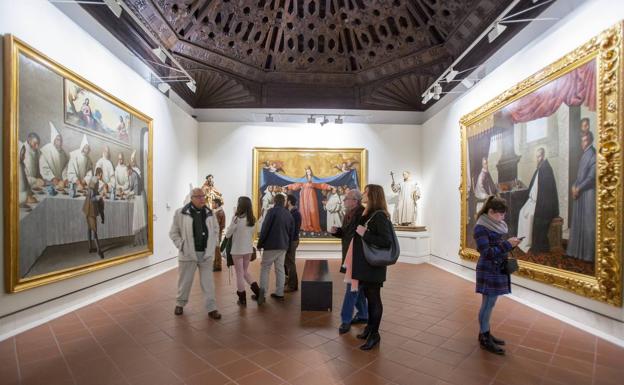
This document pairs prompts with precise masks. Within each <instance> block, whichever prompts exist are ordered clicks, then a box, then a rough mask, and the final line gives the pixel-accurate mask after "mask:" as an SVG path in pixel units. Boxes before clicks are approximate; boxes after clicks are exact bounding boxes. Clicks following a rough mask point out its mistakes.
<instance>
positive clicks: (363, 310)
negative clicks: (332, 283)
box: [340, 283, 368, 324]
mask: <svg viewBox="0 0 624 385" xmlns="http://www.w3.org/2000/svg"><path fill="white" fill-rule="evenodd" d="M354 306H355V308H356V309H357V313H356V315H355V316H356V317H357V318H360V319H365V320H366V319H368V308H367V304H366V298H365V297H364V290H362V287H361V286H360V288H359V290H358V291H351V284H350V283H347V290H346V291H345V295H344V299H343V300H342V310H341V311H340V319H341V320H342V323H343V324H350V323H351V320H352V319H353V307H354Z"/></svg>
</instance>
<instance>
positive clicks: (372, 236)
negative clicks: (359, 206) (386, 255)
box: [351, 214, 392, 285]
mask: <svg viewBox="0 0 624 385" xmlns="http://www.w3.org/2000/svg"><path fill="white" fill-rule="evenodd" d="M370 215H371V214H367V215H363V216H361V217H360V220H359V223H358V224H359V225H362V226H364V224H365V223H366V221H368V219H369V218H371V217H370ZM356 227H357V226H356ZM367 228H368V230H366V232H365V233H364V236H363V237H361V236H360V235H359V234H358V233H355V235H354V236H353V262H352V264H353V266H352V267H353V270H352V273H351V276H352V277H353V278H355V279H357V280H359V281H362V282H363V283H364V284H367V283H368V284H379V285H382V284H383V282H384V281H385V280H386V266H371V265H370V264H369V263H368V262H367V261H366V257H364V248H363V246H362V242H367V243H369V244H373V245H375V246H377V247H380V248H388V247H390V246H391V245H392V223H391V222H390V219H388V218H387V217H386V216H385V215H383V214H375V215H373V216H372V218H371V220H370V221H369V222H368V225H367Z"/></svg>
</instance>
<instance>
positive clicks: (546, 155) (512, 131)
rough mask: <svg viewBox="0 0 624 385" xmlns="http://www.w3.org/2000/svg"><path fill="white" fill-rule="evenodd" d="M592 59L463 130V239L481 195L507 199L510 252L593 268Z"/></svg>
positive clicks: (533, 259) (594, 94)
mask: <svg viewBox="0 0 624 385" xmlns="http://www.w3.org/2000/svg"><path fill="white" fill-rule="evenodd" d="M596 65H597V63H596V60H595V59H592V60H589V61H588V62H586V63H584V64H582V65H580V66H578V67H576V68H575V69H573V70H571V71H568V72H567V73H565V74H563V75H562V76H560V77H558V78H556V79H554V80H552V81H550V82H548V83H545V84H543V85H541V86H540V87H539V88H537V89H535V90H534V91H533V92H531V93H529V94H527V95H524V96H523V97H521V98H519V99H517V100H515V101H513V102H512V103H510V104H508V105H506V106H505V107H503V108H502V109H499V110H498V111H496V112H494V113H493V114H492V115H491V116H488V117H487V118H486V119H485V120H484V121H485V122H487V123H486V124H483V123H481V124H480V125H479V127H478V128H472V129H471V128H470V127H469V128H468V131H467V150H468V154H467V159H466V161H467V163H468V167H467V174H468V176H467V178H468V180H467V181H468V183H467V190H468V194H467V195H466V199H467V200H468V201H467V207H468V210H467V212H468V219H467V223H466V224H465V226H466V227H465V229H466V230H465V231H466V234H465V235H466V240H467V242H468V245H469V246H470V245H471V244H472V243H473V242H471V241H472V238H473V237H472V232H473V228H474V224H475V221H476V215H477V213H478V211H479V209H480V208H481V207H482V205H483V202H484V201H485V200H486V199H487V197H488V196H489V195H497V196H499V197H501V198H503V199H504V200H505V201H506V202H507V204H508V207H509V209H508V212H507V215H506V222H507V224H508V228H509V233H508V235H509V236H517V237H524V238H523V240H522V242H521V243H520V245H518V247H517V248H516V249H514V251H513V254H514V256H515V257H517V258H519V259H523V260H527V261H530V262H534V263H539V264H542V265H546V266H551V267H555V268H559V269H564V270H568V271H573V272H577V273H581V274H587V275H592V276H593V275H594V272H595V252H596V250H595V241H596V141H597V140H598V138H597V135H596V132H597V131H596V128H597V127H596V125H597V115H596V103H597V88H596V77H597V74H596V73H597V68H596Z"/></svg>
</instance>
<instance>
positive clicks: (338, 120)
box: [334, 115, 342, 124]
mask: <svg viewBox="0 0 624 385" xmlns="http://www.w3.org/2000/svg"><path fill="white" fill-rule="evenodd" d="M334 123H336V124H342V118H341V117H340V115H338V117H337V118H336V119H335V120H334Z"/></svg>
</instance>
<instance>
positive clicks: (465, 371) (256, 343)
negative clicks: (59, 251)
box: [0, 261, 624, 385]
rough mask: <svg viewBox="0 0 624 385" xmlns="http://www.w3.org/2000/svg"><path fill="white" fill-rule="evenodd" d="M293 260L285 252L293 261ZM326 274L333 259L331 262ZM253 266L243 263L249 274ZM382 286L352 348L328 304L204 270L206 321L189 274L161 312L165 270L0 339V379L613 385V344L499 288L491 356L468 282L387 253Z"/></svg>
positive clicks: (171, 275) (171, 282)
mask: <svg viewBox="0 0 624 385" xmlns="http://www.w3.org/2000/svg"><path fill="white" fill-rule="evenodd" d="M303 263H304V261H299V263H298V266H299V269H300V271H301V269H302V268H303ZM330 266H331V269H332V271H333V272H337V270H338V262H337V261H331V262H330ZM258 268H259V264H258V263H257V262H256V263H254V264H253V265H252V270H253V274H254V276H256V277H257V276H258ZM388 276H389V280H388V282H386V284H385V287H384V289H383V290H382V296H383V300H384V318H383V321H382V325H381V328H382V332H381V338H382V339H381V344H380V346H379V347H378V348H376V349H374V350H373V351H371V352H363V351H360V350H359V349H358V348H357V347H358V345H359V344H360V343H361V341H360V340H358V339H356V338H355V335H356V334H357V332H358V331H359V330H360V329H361V328H362V326H360V325H357V326H354V327H353V328H352V330H351V332H350V333H347V334H345V335H342V336H340V335H338V330H337V329H338V325H339V324H340V314H339V313H340V305H341V303H342V296H343V293H344V291H343V290H344V284H343V283H342V275H341V274H339V273H335V274H333V279H334V298H333V301H334V311H333V312H332V313H326V312H306V313H301V312H300V310H299V308H300V300H299V293H294V294H289V295H288V298H287V300H286V302H285V303H278V302H276V301H274V300H272V299H270V298H268V299H267V301H268V302H267V303H266V304H265V305H263V306H262V307H261V308H258V307H257V305H256V304H255V303H254V302H253V301H251V300H249V303H248V307H247V308H244V309H241V308H239V307H238V306H237V305H236V304H235V290H236V289H235V285H234V282H233V279H234V277H233V276H232V282H231V283H230V282H229V279H228V272H227V271H224V272H221V273H215V282H216V284H215V286H216V288H217V297H218V298H217V300H218V302H219V306H220V311H221V312H222V313H223V318H222V319H221V320H220V321H213V320H210V319H208V317H207V315H206V313H205V311H204V310H203V309H202V294H201V291H200V289H199V284H198V282H197V280H196V281H195V286H194V287H193V291H192V295H191V300H190V303H189V305H188V306H187V307H186V308H185V312H184V315H183V316H180V317H176V316H174V315H173V307H174V297H175V293H176V271H171V272H168V273H166V274H163V275H161V276H159V277H157V278H154V279H151V280H149V281H146V282H144V283H142V284H140V285H138V286H135V287H133V288H130V289H128V290H125V291H123V292H120V293H118V294H116V295H113V296H111V297H109V298H106V299H104V300H102V301H99V302H97V303H95V304H92V305H90V306H87V307H85V308H82V309H80V310H78V311H75V312H73V313H70V314H67V315H65V316H63V317H61V318H59V319H56V320H53V321H51V322H49V323H47V324H45V325H42V326H39V327H37V328H35V329H32V330H29V331H27V332H25V333H22V334H20V335H18V336H16V337H15V338H11V339H9V340H6V341H2V342H0V383H2V384H4V385H9V384H18V383H21V384H46V385H50V384H89V385H100V384H101V385H105V384H107V385H113V384H125V385H128V384H133V385H141V384H146V385H147V384H149V385H170V384H191V385H195V384H197V385H199V384H201V385H221V384H256V385H265V384H266V385H271V384H276V385H277V384H284V383H287V384H297V385H299V384H302V385H303V384H309V385H312V384H323V385H325V384H346V385H350V384H354V385H367V384H401V385H408V384H437V385H442V384H457V385H471V384H475V385H481V384H507V385H523V384H527V385H535V384H543V385H557V384H559V385H570V384H587V385H599V384H605V385H606V384H614V385H615V384H620V385H621V384H623V383H624V380H623V378H624V349H622V348H619V347H617V346H614V345H612V344H610V343H608V342H606V341H603V340H601V339H599V338H596V337H594V336H592V335H590V334H587V333H585V332H582V331H580V330H578V329H575V328H574V327H571V326H568V325H566V324H564V323H562V322H560V321H558V320H556V319H553V318H551V317H548V316H546V315H543V314H541V313H538V312H537V311H535V310H532V309H530V308H528V307H526V306H523V305H521V304H518V303H516V302H514V301H512V300H510V299H507V298H502V299H501V300H499V302H498V304H497V305H496V309H495V311H494V315H493V330H494V331H495V332H496V334H497V336H498V337H502V338H504V339H505V340H507V346H506V349H507V352H508V354H507V355H506V356H504V357H501V356H496V355H493V354H490V353H487V352H484V351H483V350H481V349H479V347H478V346H477V338H476V330H477V322H476V320H475V319H476V313H477V309H478V306H479V297H478V296H477V295H476V294H474V293H473V291H474V290H473V284H472V283H470V282H467V281H464V280H462V279H460V278H458V277H456V276H454V275H452V274H449V273H447V272H445V271H442V270H439V269H437V268H435V267H433V266H431V265H409V264H398V265H396V266H394V267H392V268H391V269H390V270H389V274H388Z"/></svg>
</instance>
